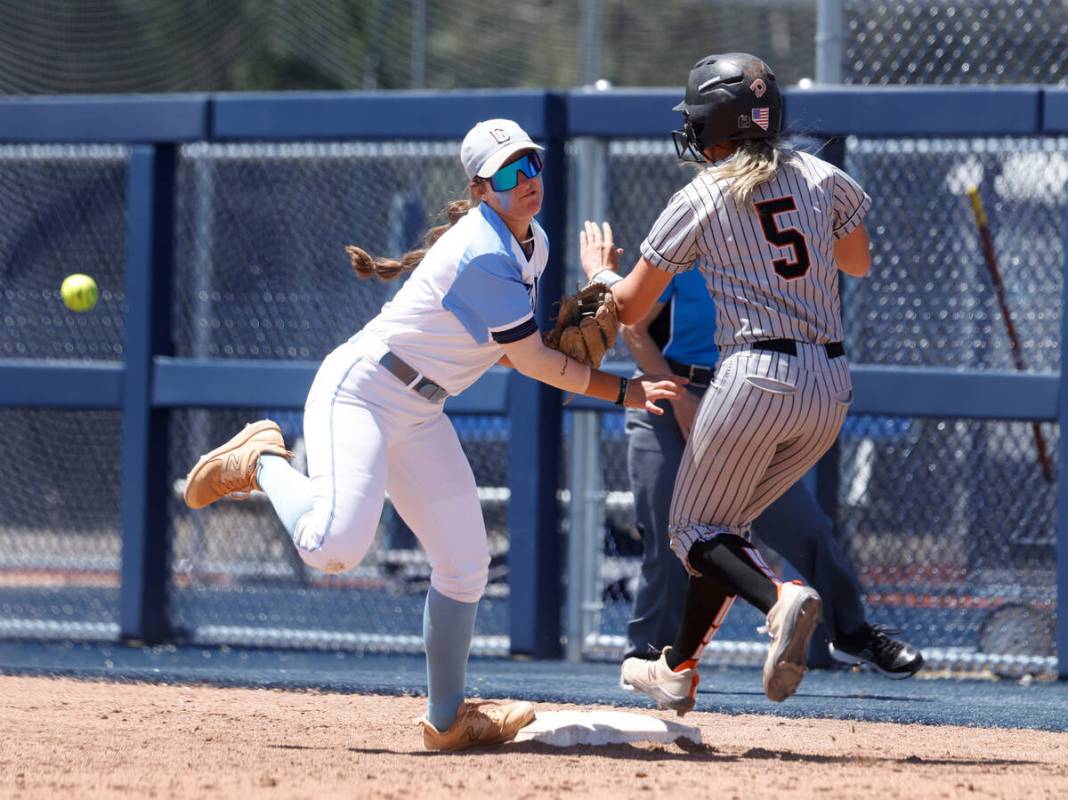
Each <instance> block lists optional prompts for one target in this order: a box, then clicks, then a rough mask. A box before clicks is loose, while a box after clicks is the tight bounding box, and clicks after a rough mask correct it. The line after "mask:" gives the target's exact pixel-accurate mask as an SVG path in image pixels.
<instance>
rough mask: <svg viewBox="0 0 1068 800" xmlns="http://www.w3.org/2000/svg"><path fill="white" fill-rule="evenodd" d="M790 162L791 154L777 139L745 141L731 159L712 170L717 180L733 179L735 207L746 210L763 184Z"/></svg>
mask: <svg viewBox="0 0 1068 800" xmlns="http://www.w3.org/2000/svg"><path fill="white" fill-rule="evenodd" d="M786 160H787V153H786V152H785V151H783V150H782V149H781V148H780V147H779V145H778V142H777V141H776V140H775V139H744V140H742V142H741V143H740V144H739V145H738V149H737V150H735V151H734V154H733V155H732V156H731V157H730V158H728V159H727V160H726V161H725V162H723V163H722V164H718V165H716V166H714V167H710V170H711V172H712V175H713V176H714V177H715V178H716V179H717V180H724V179H730V181H731V183H730V186H729V187H728V188H727V192H728V193H729V194H730V195H731V197H732V198H734V202H735V203H737V204H738V205H739V206H744V205H746V204H747V203H749V201H750V200H752V198H753V192H754V191H755V190H756V188H757V187H758V186H760V184H762V183H767V182H768V181H770V180H771V179H772V178H774V177H775V176H776V175H777V174H778V172H779V168H780V167H781V166H782V165H783V164H784V163H785V162H786Z"/></svg>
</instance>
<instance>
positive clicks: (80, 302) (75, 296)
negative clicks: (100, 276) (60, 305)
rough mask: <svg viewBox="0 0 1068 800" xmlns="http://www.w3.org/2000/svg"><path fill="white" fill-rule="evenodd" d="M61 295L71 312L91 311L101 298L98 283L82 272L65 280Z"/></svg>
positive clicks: (61, 287) (60, 288)
mask: <svg viewBox="0 0 1068 800" xmlns="http://www.w3.org/2000/svg"><path fill="white" fill-rule="evenodd" d="M59 293H60V294H61V295H63V302H64V303H65V304H66V306H67V308H69V309H70V310H71V311H89V310H90V309H92V307H93V306H95V305H96V301H97V299H98V298H99V297H100V290H99V289H97V288H96V281H94V280H93V279H92V278H90V277H89V276H88V275H82V274H81V273H80V272H76V273H75V274H73V275H68V276H67V277H66V278H64V279H63V285H62V286H60V287H59Z"/></svg>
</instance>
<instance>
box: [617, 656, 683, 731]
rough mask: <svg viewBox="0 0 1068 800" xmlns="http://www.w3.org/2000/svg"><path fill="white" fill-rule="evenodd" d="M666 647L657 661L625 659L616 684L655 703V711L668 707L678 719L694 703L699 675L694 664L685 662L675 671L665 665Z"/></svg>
mask: <svg viewBox="0 0 1068 800" xmlns="http://www.w3.org/2000/svg"><path fill="white" fill-rule="evenodd" d="M669 650H671V648H670V647H665V648H664V649H663V651H662V652H661V653H660V658H658V659H657V660H656V661H650V660H649V659H645V658H628V659H626V660H625V661H624V662H623V668H622V669H621V670H620V676H619V685H620V686H621V687H622V688H623V689H626V690H627V691H628V692H635V691H637V692H642V693H644V694H647V695H649V697H651V698H653V700H655V701H656V705H657V708H670V709H672V710H673V711H675V712H677V713H678V715H679V716H680V717H681V716H682V715H683V714H685V713H686V712H687V711H691V710H692V709H693V707H694V704H695V703H696V702H697V699H696V698H697V684H699V683H700V682H701V676H700V674H698V672H697V662H696V661H694V660H692V659H691V660H689V661H684V662H683V663H682V664H681V665H680V668H679V669H678V670H673V669H672V668H671V667H669V666H668V663H667V653H668V651H669Z"/></svg>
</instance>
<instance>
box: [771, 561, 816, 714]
mask: <svg viewBox="0 0 1068 800" xmlns="http://www.w3.org/2000/svg"><path fill="white" fill-rule="evenodd" d="M822 613H823V601H821V600H820V596H819V594H817V593H816V590H815V589H813V588H812V587H811V586H803V585H801V584H800V583H792V582H791V583H783V584H780V585H779V600H778V602H777V603H775V605H773V606H772V607H771V611H769V612H768V626H767V631H768V633H769V634H770V635H771V646H770V647H769V648H768V657H767V660H766V661H765V662H764V694H766V695H767V696H768V699H769V700H773V701H774V702H776V703H781V702H782V701H783V700H785V699H786V698H787V697H790V696H791V695H793V693H794V692H796V691H797V687H798V686H799V685H800V684H801V679H802V678H803V677H805V672H806V670H807V669H808V666H807V663H808V643H809V641H810V640H811V639H812V634H813V633H814V632H815V630H816V626H817V625H819V622H820V617H821V615H822Z"/></svg>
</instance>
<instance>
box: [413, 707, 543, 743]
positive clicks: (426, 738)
mask: <svg viewBox="0 0 1068 800" xmlns="http://www.w3.org/2000/svg"><path fill="white" fill-rule="evenodd" d="M533 721H534V706H533V705H532V704H530V703H527V702H522V701H521V702H518V703H493V702H483V703H472V702H469V701H467V700H465V701H464V702H462V703H460V707H459V708H458V709H457V711H456V719H455V720H453V723H452V725H450V726H449V727H448V728H447V729H446V730H444V731H439V730H438V729H437V728H435V727H434V726H433V725H432V724H431V723H430V720H428V719H427V718H426V717H420V718H419V720H418V722H417V724H418V725H419V726H421V727H422V729H423V747H425V748H426V749H427V750H466V749H467V748H468V747H483V746H485V745H490V744H501V743H502V742H508V741H511V740H512V739H514V738H515V735H516V734H517V733H519V731H521V730H523V728H525V727H526V726H527V725H529V724H530V723H532V722H533Z"/></svg>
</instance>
